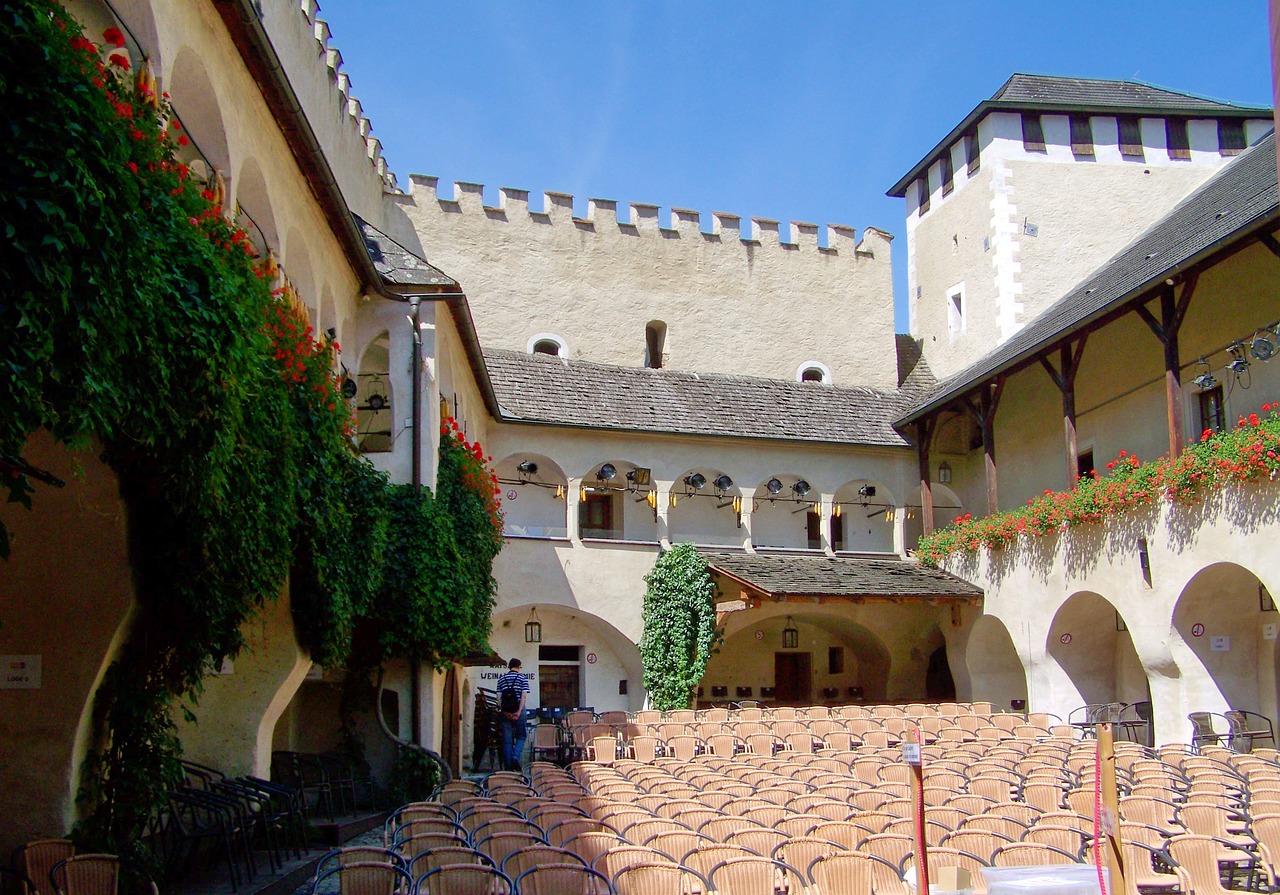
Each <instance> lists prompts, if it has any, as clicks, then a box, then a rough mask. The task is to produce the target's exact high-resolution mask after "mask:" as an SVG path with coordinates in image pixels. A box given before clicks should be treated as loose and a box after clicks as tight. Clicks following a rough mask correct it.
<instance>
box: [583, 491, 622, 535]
mask: <svg viewBox="0 0 1280 895" xmlns="http://www.w3.org/2000/svg"><path fill="white" fill-rule="evenodd" d="M580 512H581V513H582V537H584V538H616V537H619V533H618V532H615V531H614V529H613V495H612V494H588V495H587V500H586V502H585V503H583V504H582V505H581V508H580Z"/></svg>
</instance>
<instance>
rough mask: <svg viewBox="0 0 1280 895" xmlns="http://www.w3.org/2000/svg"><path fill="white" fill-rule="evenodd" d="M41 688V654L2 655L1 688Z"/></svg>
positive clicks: (0, 668) (0, 663)
mask: <svg viewBox="0 0 1280 895" xmlns="http://www.w3.org/2000/svg"><path fill="white" fill-rule="evenodd" d="M39 689H40V657H39V656H0V690H39Z"/></svg>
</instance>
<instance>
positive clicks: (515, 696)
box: [498, 690, 520, 715]
mask: <svg viewBox="0 0 1280 895" xmlns="http://www.w3.org/2000/svg"><path fill="white" fill-rule="evenodd" d="M498 708H500V709H501V710H502V712H503V713H504V714H507V715H514V714H515V713H516V712H518V711H520V691H519V690H503V691H502V694H501V695H500V696H499V697H498Z"/></svg>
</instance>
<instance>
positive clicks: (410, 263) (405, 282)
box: [352, 214, 458, 286]
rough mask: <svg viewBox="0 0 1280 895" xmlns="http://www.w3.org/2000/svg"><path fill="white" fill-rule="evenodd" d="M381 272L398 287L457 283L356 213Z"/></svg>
mask: <svg viewBox="0 0 1280 895" xmlns="http://www.w3.org/2000/svg"><path fill="white" fill-rule="evenodd" d="M352 217H353V218H355V222H356V228H357V229H358V230H359V231H360V235H361V236H362V237H364V246H365V249H366V250H368V252H369V258H370V260H372V261H373V266H374V269H375V270H377V272H378V275H379V276H380V277H382V278H383V279H384V280H386V281H387V282H388V283H393V284H395V285H398V286H456V285H458V283H457V281H456V280H454V279H453V278H452V277H450V276H448V275H446V274H445V273H444V272H443V271H441V270H439V269H438V268H435V267H433V266H432V265H431V264H429V263H428V262H427V261H426V260H424V259H423V258H420V257H419V256H418V255H417V254H415V253H414V252H411V251H409V250H408V249H406V248H405V247H404V246H402V245H400V243H398V242H396V241H395V240H394V239H392V238H391V237H390V236H388V235H387V234H385V233H383V232H382V231H381V230H379V229H378V228H377V227H375V226H373V225H372V224H370V223H368V222H367V221H365V220H364V219H363V218H361V217H360V215H358V214H353V215H352Z"/></svg>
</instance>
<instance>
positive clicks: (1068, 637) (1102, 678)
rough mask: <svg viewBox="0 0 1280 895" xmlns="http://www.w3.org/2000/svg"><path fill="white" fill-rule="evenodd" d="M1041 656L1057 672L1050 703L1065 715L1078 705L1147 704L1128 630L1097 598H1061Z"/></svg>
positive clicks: (1087, 595)
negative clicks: (1053, 664)
mask: <svg viewBox="0 0 1280 895" xmlns="http://www.w3.org/2000/svg"><path fill="white" fill-rule="evenodd" d="M1047 652H1048V654H1049V658H1050V659H1051V660H1052V661H1053V662H1055V663H1056V664H1057V666H1058V668H1059V669H1060V670H1061V672H1062V677H1061V678H1059V680H1058V681H1056V682H1055V684H1054V690H1055V697H1056V698H1055V700H1054V702H1055V704H1056V705H1058V706H1059V707H1060V708H1062V709H1063V711H1064V712H1065V713H1069V712H1071V711H1072V710H1073V709H1075V708H1077V707H1079V706H1081V705H1084V704H1091V705H1092V704H1098V703H1112V702H1120V703H1126V704H1130V703H1137V702H1144V701H1145V702H1150V700H1151V689H1150V685H1149V683H1148V681H1147V675H1146V670H1145V669H1144V668H1143V666H1142V662H1141V660H1140V659H1139V658H1138V652H1137V650H1136V649H1134V646H1133V640H1132V638H1130V636H1129V631H1128V627H1127V626H1126V625H1125V623H1124V619H1123V617H1122V616H1121V615H1120V613H1119V612H1118V611H1117V610H1116V608H1115V606H1114V605H1112V603H1111V602H1110V601H1108V600H1107V599H1106V598H1105V597H1103V596H1102V595H1101V594H1096V593H1093V592H1091V591H1080V592H1078V593H1075V594H1072V595H1071V596H1070V597H1068V598H1067V600H1066V602H1065V603H1063V604H1062V606H1061V607H1059V609H1058V612H1057V613H1056V614H1055V615H1054V617H1053V624H1052V625H1050V627H1049V638H1048V643H1047Z"/></svg>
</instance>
